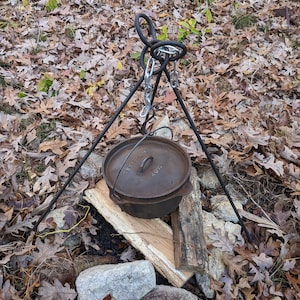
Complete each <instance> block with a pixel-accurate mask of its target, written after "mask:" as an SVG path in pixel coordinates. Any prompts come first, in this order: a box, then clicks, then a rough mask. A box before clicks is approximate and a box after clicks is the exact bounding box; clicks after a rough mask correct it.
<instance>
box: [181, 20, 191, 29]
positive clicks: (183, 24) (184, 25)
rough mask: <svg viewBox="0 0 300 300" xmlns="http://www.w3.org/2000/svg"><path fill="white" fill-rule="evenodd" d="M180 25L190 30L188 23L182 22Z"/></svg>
mask: <svg viewBox="0 0 300 300" xmlns="http://www.w3.org/2000/svg"><path fill="white" fill-rule="evenodd" d="M180 25H181V26H182V27H185V28H187V29H190V27H191V25H190V24H189V23H188V21H183V22H181V23H180Z"/></svg>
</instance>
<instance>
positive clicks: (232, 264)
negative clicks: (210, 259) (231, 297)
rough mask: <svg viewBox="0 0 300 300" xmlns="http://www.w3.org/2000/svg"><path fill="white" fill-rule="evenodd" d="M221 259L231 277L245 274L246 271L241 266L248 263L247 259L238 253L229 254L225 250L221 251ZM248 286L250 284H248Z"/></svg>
mask: <svg viewBox="0 0 300 300" xmlns="http://www.w3.org/2000/svg"><path fill="white" fill-rule="evenodd" d="M222 260H223V262H224V264H225V265H226V266H227V270H228V274H229V276H230V277H231V278H234V277H235V275H238V276H245V275H246V272H245V271H244V269H243V267H244V266H245V265H247V264H248V261H247V260H246V259H244V258H243V257H242V256H240V255H236V256H233V255H229V254H226V253H225V252H223V253H222ZM249 288H250V286H249Z"/></svg>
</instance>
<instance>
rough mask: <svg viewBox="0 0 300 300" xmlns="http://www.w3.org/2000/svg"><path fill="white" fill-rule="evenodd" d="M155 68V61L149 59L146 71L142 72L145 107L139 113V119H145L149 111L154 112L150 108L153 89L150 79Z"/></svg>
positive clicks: (151, 58) (152, 108)
mask: <svg viewBox="0 0 300 300" xmlns="http://www.w3.org/2000/svg"><path fill="white" fill-rule="evenodd" d="M154 68H155V59H154V58H153V57H150V58H149V59H148V61H147V65H146V69H145V72H144V81H145V91H144V100H145V106H144V107H143V109H142V110H141V112H140V116H141V117H146V116H147V114H149V112H150V110H154V107H153V106H152V97H153V87H152V83H151V78H152V75H153V72H154Z"/></svg>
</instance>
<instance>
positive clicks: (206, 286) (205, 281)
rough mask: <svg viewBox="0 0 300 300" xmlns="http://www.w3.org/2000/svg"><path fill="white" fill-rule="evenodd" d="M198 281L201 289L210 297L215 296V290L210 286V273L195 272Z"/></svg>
mask: <svg viewBox="0 0 300 300" xmlns="http://www.w3.org/2000/svg"><path fill="white" fill-rule="evenodd" d="M195 277H196V281H197V284H198V286H199V287H200V289H201V291H202V292H203V294H204V295H205V297H206V298H208V299H213V298H214V296H215V292H214V290H213V289H212V288H211V287H210V277H209V275H208V274H200V273H196V274H195Z"/></svg>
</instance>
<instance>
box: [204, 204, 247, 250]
mask: <svg viewBox="0 0 300 300" xmlns="http://www.w3.org/2000/svg"><path fill="white" fill-rule="evenodd" d="M202 217H203V231H204V237H205V240H206V244H211V243H213V242H214V241H212V240H211V239H210V238H209V234H210V233H211V232H212V231H213V228H212V227H214V228H216V229H219V230H220V234H221V235H222V236H226V237H227V238H228V240H229V241H230V242H231V243H233V244H235V243H240V244H243V241H241V240H239V241H237V237H239V236H240V235H241V226H240V225H239V224H234V223H232V222H226V221H224V220H220V219H217V218H216V217H215V216H214V215H213V214H212V213H209V212H207V211H205V210H204V211H202Z"/></svg>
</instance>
